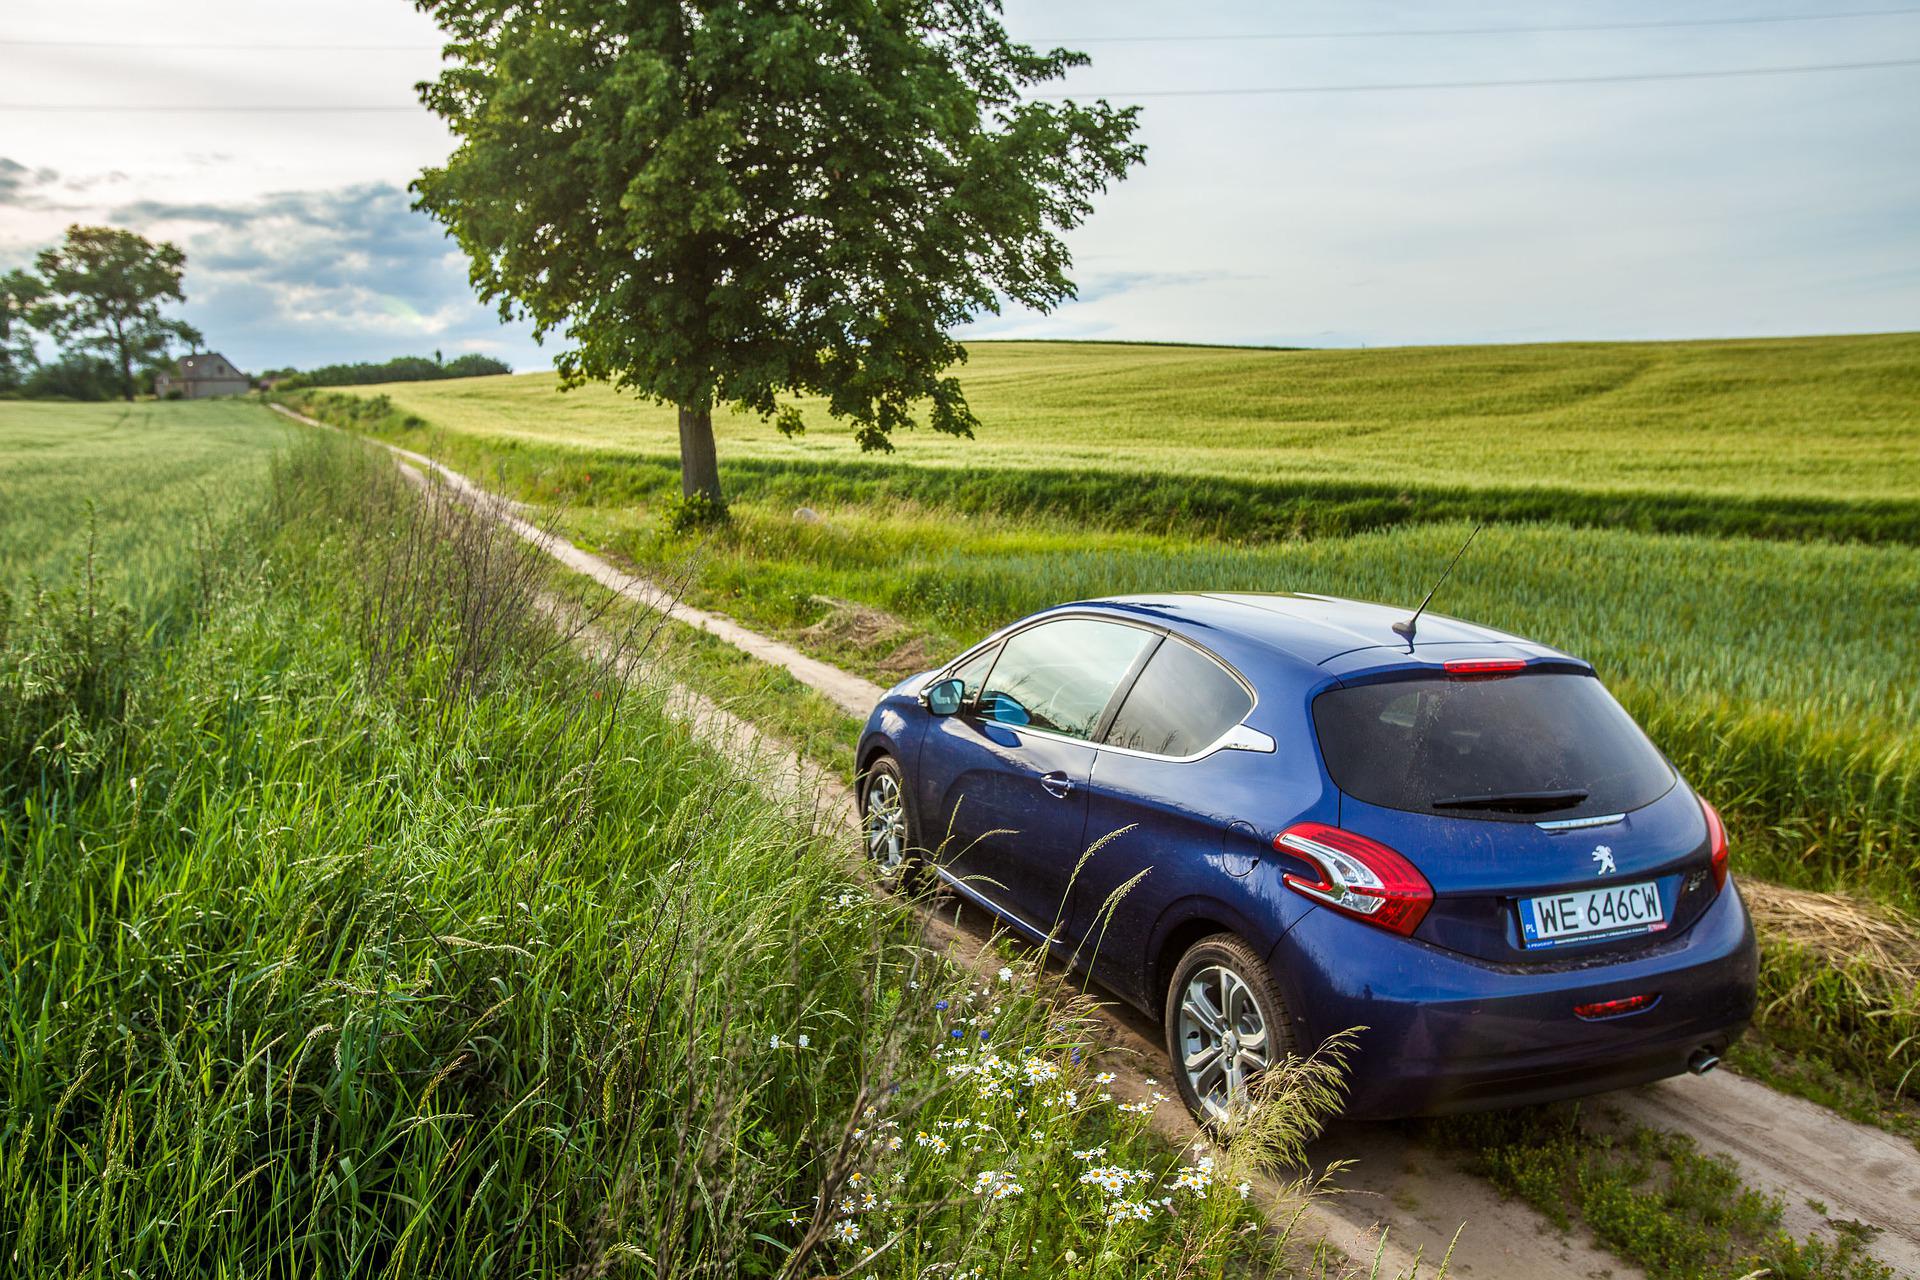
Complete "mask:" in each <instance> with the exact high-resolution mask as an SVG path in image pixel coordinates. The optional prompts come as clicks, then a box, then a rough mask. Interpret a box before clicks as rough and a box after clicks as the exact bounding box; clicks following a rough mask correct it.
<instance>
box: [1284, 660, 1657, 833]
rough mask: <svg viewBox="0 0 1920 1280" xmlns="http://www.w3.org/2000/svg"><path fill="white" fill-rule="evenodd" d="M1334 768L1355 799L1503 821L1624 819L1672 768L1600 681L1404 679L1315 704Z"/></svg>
mask: <svg viewBox="0 0 1920 1280" xmlns="http://www.w3.org/2000/svg"><path fill="white" fill-rule="evenodd" d="M1313 723H1314V728H1315V730H1316V732H1318V734H1319V736H1320V751H1321V754H1322V756H1323V757H1324V758H1325V760H1326V762H1327V772H1328V773H1330V774H1331V775H1332V776H1333V781H1334V783H1335V785H1337V786H1338V787H1339V788H1340V789H1341V790H1342V791H1344V792H1346V793H1347V794H1348V795H1350V796H1353V797H1354V798H1355V799H1357V800H1362V801H1365V802H1366V803H1368V804H1377V805H1381V806H1383V807H1385V808H1389V809H1408V810H1412V811H1414V812H1417V813H1435V814H1443V815H1445V816H1448V817H1457V818H1480V819H1491V820H1494V821H1502V822H1545V821H1551V820H1553V819H1558V818H1583V817H1593V816H1596V815H1600V814H1608V813H1625V812H1628V811H1629V810H1633V809H1638V808H1639V807H1640V806H1642V805H1644V804H1648V803H1651V802H1652V801H1654V800H1657V799H1659V798H1660V797H1661V796H1663V795H1665V794H1666V792H1667V790H1668V788H1670V787H1672V786H1673V781H1674V779H1673V771H1672V770H1671V769H1669V768H1668V767H1667V762H1666V760H1665V759H1664V758H1662V757H1661V755H1660V753H1659V751H1657V750H1656V749H1655V748H1654V746H1653V744H1652V743H1651V742H1649V741H1648V740H1647V736H1646V734H1644V733H1642V732H1641V731H1640V726H1638V725H1636V724H1635V723H1634V722H1633V718H1632V717H1631V716H1629V715H1628V714H1627V713H1626V712H1625V711H1624V710H1622V709H1621V706H1620V704H1619V703H1617V702H1615V701H1614V700H1613V695H1612V694H1610V693H1608V692H1607V691H1606V689H1605V688H1604V687H1603V686H1602V685H1601V683H1600V682H1599V681H1598V680H1597V679H1595V678H1594V677H1592V676H1586V675H1574V674H1569V673H1548V672H1541V673H1537V674H1522V675H1514V676H1505V677H1500V678H1495V679H1431V678H1422V679H1417V680H1400V681H1393V682H1390V683H1385V684H1366V685H1355V686H1351V687H1348V688H1341V689H1329V690H1328V691H1327V692H1325V693H1323V694H1321V695H1320V696H1319V697H1318V698H1315V699H1314V702H1313Z"/></svg>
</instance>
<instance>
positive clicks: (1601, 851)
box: [1593, 844, 1613, 876]
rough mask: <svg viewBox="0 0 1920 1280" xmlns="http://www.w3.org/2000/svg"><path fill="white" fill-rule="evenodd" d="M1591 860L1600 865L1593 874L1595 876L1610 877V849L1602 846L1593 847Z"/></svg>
mask: <svg viewBox="0 0 1920 1280" xmlns="http://www.w3.org/2000/svg"><path fill="white" fill-rule="evenodd" d="M1593 860H1594V861H1595V862H1597V863H1599V864H1600V869H1599V870H1598V871H1596V872H1594V874H1595V875H1597V876H1610V875H1612V874H1613V850H1612V849H1610V848H1608V847H1607V846H1606V845H1604V844H1600V845H1595V846H1594V847H1593Z"/></svg>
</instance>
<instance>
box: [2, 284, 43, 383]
mask: <svg viewBox="0 0 1920 1280" xmlns="http://www.w3.org/2000/svg"><path fill="white" fill-rule="evenodd" d="M40 294H41V285H40V282H39V281H38V280H36V279H34V278H33V277H32V276H31V275H28V274H27V273H26V272H24V271H9V272H7V273H6V274H5V275H0V391H12V390H15V389H16V388H18V387H19V386H20V384H21V383H23V382H25V381H26V380H27V375H28V374H30V373H32V372H33V371H34V369H35V368H37V367H38V366H39V363H40V362H39V359H38V357H37V356H36V354H35V352H34V349H33V334H32V332H31V331H30V330H29V329H28V327H27V312H28V310H29V308H31V307H32V306H33V304H34V303H36V302H38V301H39V300H40Z"/></svg>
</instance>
